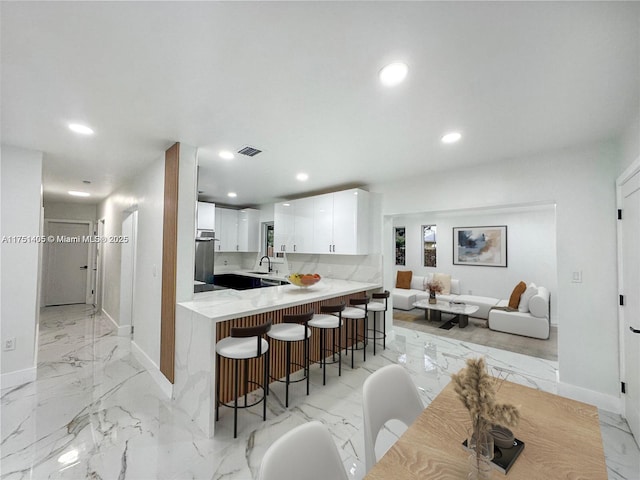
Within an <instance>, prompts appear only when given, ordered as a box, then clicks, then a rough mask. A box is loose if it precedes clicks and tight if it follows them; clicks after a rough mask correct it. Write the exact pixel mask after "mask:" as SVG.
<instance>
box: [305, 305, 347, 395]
mask: <svg viewBox="0 0 640 480" xmlns="http://www.w3.org/2000/svg"><path fill="white" fill-rule="evenodd" d="M345 307H346V304H345V303H344V302H343V303H341V304H339V305H321V306H320V315H314V317H313V319H312V320H311V321H310V322H309V326H310V327H315V328H319V329H320V332H321V333H320V365H321V367H322V385H326V383H327V381H326V380H327V364H332V363H336V344H337V345H338V348H337V353H338V376H341V375H342V346H341V345H340V344H339V342H342V311H343V310H344V309H345ZM329 330H331V331H332V333H333V343H332V347H331V349H327V333H328V331H329ZM336 332H337V334H338V342H336ZM327 353H331V355H332V356H333V361H332V362H327V356H328V355H327Z"/></svg>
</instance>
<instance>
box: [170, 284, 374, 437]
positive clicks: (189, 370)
mask: <svg viewBox="0 0 640 480" xmlns="http://www.w3.org/2000/svg"><path fill="white" fill-rule="evenodd" d="M381 286H382V285H381V284H379V283H365V282H355V281H349V280H338V279H330V278H323V279H322V281H320V282H319V283H317V284H316V285H314V286H312V287H309V288H299V287H296V286H294V285H281V286H273V287H266V288H257V289H252V290H242V291H238V290H231V289H227V290H217V291H212V292H203V293H198V294H195V295H194V298H193V300H191V301H188V302H182V303H179V304H178V305H177V306H176V337H175V338H176V345H175V383H174V386H173V398H174V400H175V402H176V404H177V405H178V406H179V407H180V408H182V409H183V410H184V411H186V412H187V413H188V414H189V415H190V416H191V418H192V419H193V421H194V422H195V423H196V424H197V425H198V426H199V427H200V428H201V429H202V431H203V432H204V433H205V434H207V435H208V436H210V437H212V436H213V434H214V423H215V415H214V412H215V384H216V378H215V377H216V355H215V345H216V342H217V341H218V340H220V339H221V338H224V337H226V336H228V335H229V331H230V328H231V326H249V325H257V324H260V323H264V322H265V321H267V320H272V321H273V322H274V323H279V322H281V321H282V315H283V314H288V313H300V312H303V311H308V310H314V311H315V312H318V311H319V307H320V305H323V304H333V303H338V302H348V299H349V298H355V297H362V296H363V295H365V294H366V293H368V292H371V291H375V290H377V289H379V288H380V287H381ZM314 339H315V340H317V339H318V335H312V340H314ZM343 339H344V336H343ZM343 344H344V342H343ZM271 355H272V365H271V376H272V377H275V378H280V377H282V376H283V375H284V373H283V372H284V370H283V368H282V357H283V356H282V352H279V351H278V349H277V348H274V349H273V350H272V352H271ZM318 358H319V348H318V342H317V341H312V347H311V359H312V361H317V360H318ZM300 363H301V362H300ZM225 367H226V366H225V364H221V369H220V373H221V379H222V382H223V383H222V387H221V397H224V398H223V400H225V399H227V398H228V393H229V391H228V385H226V383H228V382H226V379H227V378H228V377H229V376H230V374H231V373H230V372H228V371H227V369H226V368H225Z"/></svg>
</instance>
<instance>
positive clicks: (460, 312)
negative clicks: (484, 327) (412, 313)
mask: <svg viewBox="0 0 640 480" xmlns="http://www.w3.org/2000/svg"><path fill="white" fill-rule="evenodd" d="M413 306H414V307H415V308H422V309H424V318H425V319H427V320H429V314H431V320H435V321H436V322H439V321H441V320H442V316H441V313H449V314H451V315H454V317H453V318H452V319H451V320H450V322H451V323H456V321H457V323H458V327H459V328H464V327H466V326H467V325H469V315H471V314H472V313H476V312H477V311H478V309H479V308H480V307H478V306H476V305H467V304H464V303H453V304H452V303H449V302H443V301H440V300H439V301H437V302H436V303H429V300H419V301H417V302H416V303H414V304H413Z"/></svg>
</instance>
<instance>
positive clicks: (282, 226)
mask: <svg viewBox="0 0 640 480" xmlns="http://www.w3.org/2000/svg"><path fill="white" fill-rule="evenodd" d="M295 209H296V207H295V203H294V202H280V203H276V204H275V205H274V206H273V226H274V230H273V249H274V250H275V251H277V252H293V245H294V238H293V237H294V229H295Z"/></svg>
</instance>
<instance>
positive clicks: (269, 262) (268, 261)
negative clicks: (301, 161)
mask: <svg viewBox="0 0 640 480" xmlns="http://www.w3.org/2000/svg"><path fill="white" fill-rule="evenodd" d="M265 258H266V259H267V263H268V264H269V272H271V259H270V258H269V257H268V256H267V255H265V256H264V257H262V258H261V259H260V263H259V264H258V265H260V266H262V260H264V259H265Z"/></svg>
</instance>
